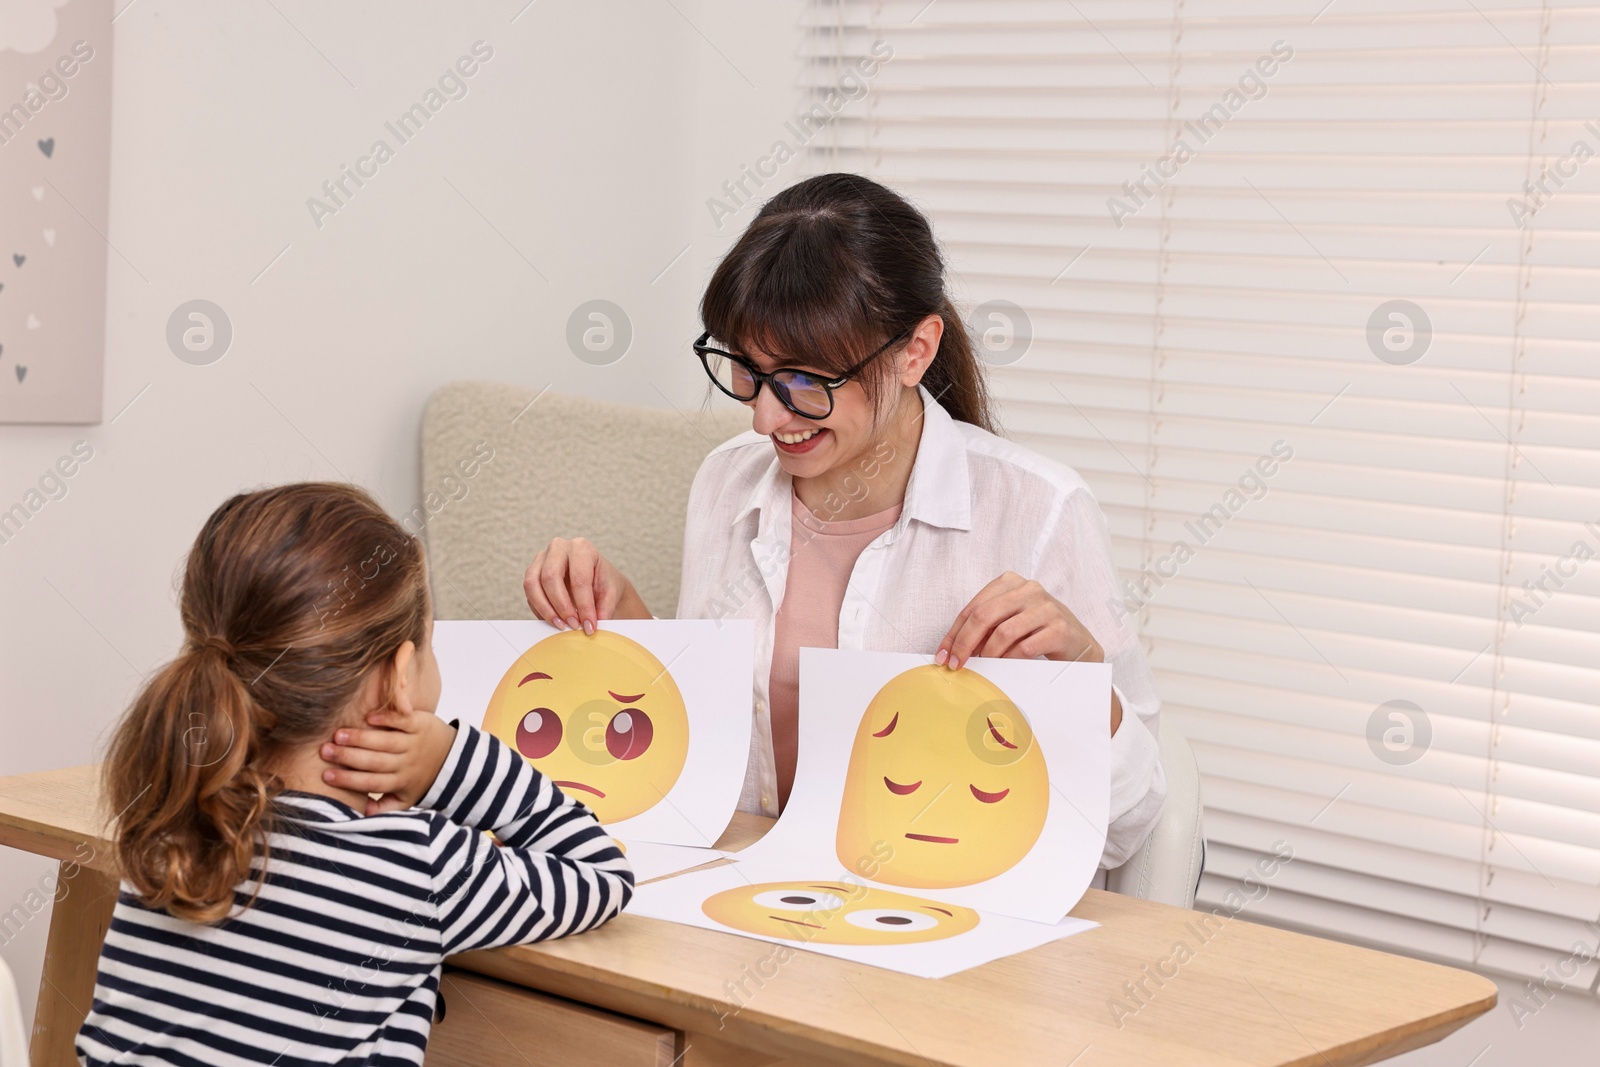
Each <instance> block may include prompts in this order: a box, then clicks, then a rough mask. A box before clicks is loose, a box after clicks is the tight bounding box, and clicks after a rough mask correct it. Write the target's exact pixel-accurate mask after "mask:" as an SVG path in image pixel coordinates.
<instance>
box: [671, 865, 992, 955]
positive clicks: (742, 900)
mask: <svg viewBox="0 0 1600 1067" xmlns="http://www.w3.org/2000/svg"><path fill="white" fill-rule="evenodd" d="M700 910H701V911H704V912H705V913H706V916H707V917H708V918H710V919H712V920H714V921H716V922H719V923H721V924H722V925H723V926H726V927H729V928H731V929H734V930H739V931H742V932H744V933H747V934H762V935H765V936H767V937H782V938H787V939H788V940H791V941H815V942H817V943H818V944H823V945H909V944H912V943H914V942H917V941H941V940H943V939H944V938H947V937H955V936H956V935H957V934H964V933H966V932H967V931H968V930H971V929H973V928H974V927H976V926H977V925H978V913H977V912H975V911H973V910H972V909H971V908H963V907H959V906H957V905H955V904H941V903H938V902H936V901H932V900H923V899H922V898H921V897H913V896H908V895H907V894H905V893H895V892H892V891H890V890H887V889H872V888H870V887H868V886H864V885H852V884H849V883H846V882H828V881H821V882H817V883H815V884H812V883H809V882H762V883H760V884H759V885H744V886H739V887H738V888H736V889H725V890H723V891H722V892H721V893H716V894H713V895H712V896H710V897H707V898H706V902H705V903H704V904H702V905H700Z"/></svg>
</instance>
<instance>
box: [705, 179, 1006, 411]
mask: <svg viewBox="0 0 1600 1067" xmlns="http://www.w3.org/2000/svg"><path fill="white" fill-rule="evenodd" d="M944 269H945V264H944V256H943V254H942V253H941V252H940V251H939V245H938V243H937V242H936V241H935V240H934V239H933V229H932V228H931V227H930V226H929V225H928V220H927V219H926V218H925V217H924V216H923V214H922V212H920V211H918V210H917V209H916V208H915V207H913V206H912V205H911V203H910V202H909V201H908V200H906V199H905V197H903V196H901V195H900V194H899V193H896V192H895V191H894V190H892V189H889V188H887V187H885V186H882V185H879V184H878V183H877V182H875V181H873V180H872V179H870V178H864V177H862V176H861V175H859V174H844V173H838V174H821V175H818V176H817V177H814V178H807V179H806V180H805V181H802V182H799V183H797V184H795V185H791V186H790V187H789V188H787V189H785V190H784V191H783V192H781V193H779V194H777V195H776V196H774V197H773V198H772V199H771V200H768V201H767V202H766V204H764V205H763V206H762V208H761V211H760V213H759V214H757V215H756V217H755V219H754V220H753V221H752V222H751V223H750V227H749V228H748V229H747V230H745V231H744V234H743V235H741V236H740V238H739V240H738V241H737V242H735V244H734V246H733V247H732V248H731V249H729V251H728V254H727V255H726V256H724V257H723V259H722V262H721V263H720V264H718V265H717V269H716V271H715V272H713V273H712V275H711V281H710V283H709V284H707V286H706V291H705V295H704V296H703V297H701V300H700V318H701V321H702V322H704V323H705V326H706V329H708V330H710V331H711V335H712V336H713V337H715V338H716V339H717V340H719V341H721V342H722V343H724V344H725V345H728V346H729V347H730V348H731V349H732V350H733V351H736V352H737V351H746V352H748V351H749V350H750V349H751V348H752V347H754V348H759V349H761V350H762V351H764V352H765V353H767V354H768V355H771V356H773V357H774V358H776V359H778V360H779V361H780V362H781V363H783V364H785V365H788V366H801V367H811V368H815V369H817V370H822V371H828V372H831V373H834V374H842V373H844V372H845V370H846V369H848V368H849V367H851V366H853V365H855V364H856V363H857V362H859V361H860V360H862V359H865V358H866V357H867V356H868V355H869V354H870V353H871V352H872V351H873V350H874V349H876V348H877V347H878V346H879V345H882V344H885V343H886V342H888V341H889V340H891V339H892V338H895V337H899V336H901V335H904V334H909V332H910V331H911V329H912V328H914V327H915V326H916V325H917V324H918V323H919V322H921V321H922V320H923V319H925V318H927V317H928V316H929V315H938V316H939V317H940V318H941V319H943V320H944V334H943V336H942V337H941V338H940V340H939V351H938V353H937V354H936V355H935V356H934V358H933V362H932V363H930V364H929V365H928V369H927V371H926V372H925V373H924V374H923V376H922V384H923V385H924V386H926V387H927V389H928V392H930V393H931V394H933V398H934V399H935V400H937V401H938V402H939V403H940V404H941V405H943V407H944V408H945V410H947V411H948V412H950V415H951V417H952V418H955V419H956V420H958V421H960V422H969V423H972V424H973V425H974V426H981V427H982V428H984V429H985V430H989V431H991V432H993V431H994V430H995V429H996V425H995V420H994V412H993V410H992V407H991V405H990V402H989V391H988V387H987V384H986V383H985V381H984V374H983V367H982V365H981V364H980V363H979V362H978V357H977V355H976V353H975V352H974V351H973V347H972V338H971V337H970V336H969V335H968V334H967V328H966V325H965V324H964V323H963V322H962V321H961V316H960V314H959V313H958V312H957V311H956V307H955V305H954V304H953V303H951V301H950V297H949V296H948V295H947V294H946V292H945V285H944ZM875 364H876V361H875ZM857 380H858V381H859V382H860V383H861V387H862V390H863V391H864V392H865V393H866V396H867V398H868V399H869V400H870V401H871V402H872V403H873V406H874V410H876V409H877V407H878V402H879V398H880V396H881V395H882V394H883V392H884V389H885V387H886V385H887V383H888V381H889V379H888V376H887V375H886V374H885V373H884V371H883V370H882V369H881V368H880V367H878V366H876V365H874V366H869V367H868V368H866V369H864V370H863V371H862V372H861V373H860V374H859V375H858V377H857Z"/></svg>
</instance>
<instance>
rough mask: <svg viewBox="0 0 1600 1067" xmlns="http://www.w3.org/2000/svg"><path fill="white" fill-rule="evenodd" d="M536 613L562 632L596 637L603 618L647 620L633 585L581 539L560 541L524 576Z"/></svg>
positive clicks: (523, 589) (539, 555) (642, 604)
mask: <svg viewBox="0 0 1600 1067" xmlns="http://www.w3.org/2000/svg"><path fill="white" fill-rule="evenodd" d="M522 591H523V592H524V593H526V594H527V596H528V607H530V608H532V609H533V613H534V614H535V615H537V616H539V618H541V619H543V620H544V621H545V622H547V623H549V624H550V625H551V626H554V627H556V628H557V629H559V630H569V629H570V630H577V629H579V628H582V630H583V632H584V633H589V634H592V633H594V627H595V623H597V622H599V621H600V620H602V619H648V618H650V617H651V615H650V609H649V608H647V607H645V603H644V601H643V600H642V599H640V597H639V594H638V592H637V591H636V590H635V589H634V588H633V583H632V582H630V581H628V579H627V578H625V577H624V576H623V574H622V572H621V571H619V570H617V568H616V567H615V566H614V565H613V564H612V563H611V561H610V560H608V559H606V558H605V557H604V556H602V555H601V554H600V550H599V549H597V548H595V547H594V545H593V544H592V543H590V542H589V541H588V540H587V539H585V538H582V537H574V538H573V539H572V540H570V541H568V540H566V539H565V538H562V537H557V538H556V539H555V540H553V541H551V542H550V544H549V546H548V547H547V548H545V550H544V551H543V552H540V553H539V554H538V555H537V556H535V557H533V562H532V563H530V564H528V571H527V573H526V574H524V575H523V576H522Z"/></svg>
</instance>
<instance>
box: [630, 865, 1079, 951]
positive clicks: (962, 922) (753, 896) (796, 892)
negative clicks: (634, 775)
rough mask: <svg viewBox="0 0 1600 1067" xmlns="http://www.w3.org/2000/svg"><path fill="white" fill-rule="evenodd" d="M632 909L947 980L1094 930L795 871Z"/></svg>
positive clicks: (729, 869) (667, 895) (666, 887)
mask: <svg viewBox="0 0 1600 1067" xmlns="http://www.w3.org/2000/svg"><path fill="white" fill-rule="evenodd" d="M830 870H837V865H835V867H833V868H830ZM628 910H629V911H630V912H632V913H633V914H635V915H644V916H648V917H650V918H654V919H665V920H668V921H670V922H676V923H683V924H685V925H688V926H697V927H700V928H702V929H706V930H718V931H721V932H723V933H732V934H740V935H742V936H744V937H751V938H756V939H758V940H761V941H769V942H772V943H773V944H776V945H784V946H789V947H792V948H799V949H804V950H806V951H808V952H817V953H821V954H822V955H824V956H835V957H838V958H839V959H845V960H852V961H854V962H856V963H865V964H869V965H871V966H873V967H883V968H885V969H887V970H891V971H899V972H901V973H903V974H912V975H917V976H919V977H922V978H943V977H945V976H946V975H950V974H955V973H956V972H958V971H964V970H966V969H968V968H969V967H977V966H979V965H980V964H984V963H988V962H990V961H991V960H997V959H1000V958H1001V957H1004V956H1010V955H1014V954H1015V953H1018V952H1025V951H1027V950H1028V949H1031V948H1037V947H1038V946H1040V945H1044V944H1048V943H1049V942H1051V941H1058V940H1060V939H1061V938H1064V937H1070V936H1072V935H1073V934H1077V933H1082V932H1083V931H1085V930H1091V929H1093V928H1094V927H1096V926H1098V925H1099V924H1098V923H1094V922H1090V921H1088V920H1085V919H1073V918H1066V919H1062V920H1061V921H1060V922H1058V923H1054V924H1046V923H1036V922H1029V921H1027V920H1025V919H1016V918H1012V917H1010V916H1007V915H997V914H994V913H991V912H978V911H973V910H970V909H967V908H962V907H959V906H956V905H951V904H948V903H941V902H938V901H933V900H929V899H926V898H920V897H915V896H913V895H911V894H907V893H905V892H903V891H895V892H892V893H891V892H888V891H886V890H880V889H873V888H869V887H867V886H865V885H863V884H862V883H861V882H860V881H859V880H856V881H850V880H847V879H834V878H817V877H816V875H815V872H814V871H813V872H811V873H810V874H809V875H808V874H807V873H806V868H805V867H804V866H803V865H801V864H787V865H784V864H780V865H777V866H765V865H762V866H756V865H752V864H751V863H750V862H749V861H740V862H737V863H730V864H728V865H726V866H723V867H714V868H712V869H710V870H705V871H695V872H693V873H691V874H680V875H678V876H677V877H676V878H666V879H663V880H662V881H659V882H652V883H651V884H649V885H645V886H640V887H639V888H638V890H637V891H635V893H634V897H633V901H632V902H631V903H630V904H629V906H628ZM708 911H711V912H714V913H716V915H717V916H718V918H712V916H711V915H710V914H708ZM785 935H788V936H785ZM851 942H853V943H851ZM782 962H783V959H782V958H781V957H779V958H777V959H776V960H775V963H778V964H781V963H782Z"/></svg>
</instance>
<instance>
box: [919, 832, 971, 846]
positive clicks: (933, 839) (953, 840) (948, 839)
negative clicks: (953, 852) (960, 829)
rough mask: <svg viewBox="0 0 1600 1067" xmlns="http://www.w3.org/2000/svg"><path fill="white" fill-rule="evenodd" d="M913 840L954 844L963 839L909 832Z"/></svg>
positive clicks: (937, 843)
mask: <svg viewBox="0 0 1600 1067" xmlns="http://www.w3.org/2000/svg"><path fill="white" fill-rule="evenodd" d="M906 836H907V837H909V838H910V839H911V840H913V841H931V842H933V843H934V844H936V845H954V844H956V843H957V842H958V841H960V840H961V839H960V838H959V837H935V836H934V835H932V834H907V835H906Z"/></svg>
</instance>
